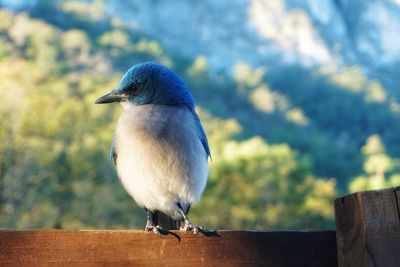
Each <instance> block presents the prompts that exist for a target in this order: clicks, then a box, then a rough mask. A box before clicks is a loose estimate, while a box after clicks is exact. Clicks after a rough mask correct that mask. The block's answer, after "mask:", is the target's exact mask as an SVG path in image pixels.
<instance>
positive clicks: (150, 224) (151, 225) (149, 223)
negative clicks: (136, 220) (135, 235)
mask: <svg viewBox="0 0 400 267" xmlns="http://www.w3.org/2000/svg"><path fill="white" fill-rule="evenodd" d="M144 230H145V231H148V232H150V231H153V233H155V234H156V235H158V236H161V235H162V233H163V229H162V228H161V226H159V225H155V224H154V223H153V222H152V221H150V220H147V222H146V227H145V228H144Z"/></svg>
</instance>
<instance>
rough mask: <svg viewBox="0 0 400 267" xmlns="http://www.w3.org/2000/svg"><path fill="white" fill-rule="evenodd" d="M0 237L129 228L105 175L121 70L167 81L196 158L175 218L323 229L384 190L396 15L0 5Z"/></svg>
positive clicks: (152, 4)
mask: <svg viewBox="0 0 400 267" xmlns="http://www.w3.org/2000/svg"><path fill="white" fill-rule="evenodd" d="M0 7H1V9H0V204H1V205H0V227H2V228H17V229H30V228H44V227H46V228H47V227H49V228H68V229H78V228H79V229H96V228H100V229H103V228H109V229H126V228H140V229H141V228H143V227H144V222H145V213H144V211H143V210H142V209H140V208H138V207H137V206H136V205H135V204H134V202H133V200H132V199H131V197H130V196H129V195H128V194H127V193H126V192H124V190H123V188H122V185H121V184H120V182H119V181H118V178H117V177H116V174H115V171H114V167H113V164H112V162H111V160H110V159H109V157H108V155H109V147H110V143H111V138H112V134H113V130H114V127H115V124H116V121H117V118H118V117H119V114H120V113H121V111H122V109H121V107H120V106H119V105H105V106H96V105H94V104H93V102H94V100H95V99H97V98H98V97H99V96H101V95H103V94H104V93H105V92H107V91H109V90H110V89H112V88H113V87H115V86H116V85H117V83H118V81H119V79H120V77H121V75H122V74H123V73H124V72H125V71H126V70H127V69H128V68H129V67H131V66H132V65H134V64H136V63H140V62H144V61H149V60H151V61H157V62H159V63H161V64H164V65H166V66H168V67H170V68H172V69H173V70H174V71H176V72H177V73H178V74H179V75H180V76H181V77H182V78H183V80H184V81H185V82H186V83H187V84H188V86H189V88H190V89H191V91H192V92H193V95H194V97H195V99H196V101H197V109H198V111H199V113H200V116H201V119H202V121H203V125H204V126H205V130H206V132H207V134H208V137H209V143H210V147H211V152H212V158H213V160H212V162H210V164H209V166H210V175H209V182H208V185H207V188H206V191H205V193H204V195H203V198H202V200H201V201H200V203H198V204H197V205H195V206H194V207H193V209H192V211H191V218H192V219H193V221H195V222H196V223H198V224H200V225H205V226H208V227H210V228H220V229H221V228H223V229H267V230H275V229H329V228H334V214H333V205H332V201H333V200H334V198H335V197H336V196H338V195H342V194H346V193H349V192H354V191H357V190H366V189H378V188H384V187H390V186H398V185H400V104H399V102H400V91H399V82H400V1H399V0H380V1H379V0H367V1H366V0H364V1H361V0H353V1H343V0H326V1H313V0H308V1H300V0H286V1H284V0H275V1H269V0H248V1H246V0H229V1H228V0H219V1H216V0H204V1H183V0H174V1H172V0H171V1H167V0H166V1H158V0H152V1H140V0H136V1H116V0H93V1H64V0H56V1H52V0H25V1H24V0H20V1H17V0H0Z"/></svg>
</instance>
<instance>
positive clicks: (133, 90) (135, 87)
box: [129, 83, 138, 94]
mask: <svg viewBox="0 0 400 267" xmlns="http://www.w3.org/2000/svg"><path fill="white" fill-rule="evenodd" d="M137 91H138V84H136V83H133V84H131V85H130V86H129V93H131V94H135V93H136V92H137Z"/></svg>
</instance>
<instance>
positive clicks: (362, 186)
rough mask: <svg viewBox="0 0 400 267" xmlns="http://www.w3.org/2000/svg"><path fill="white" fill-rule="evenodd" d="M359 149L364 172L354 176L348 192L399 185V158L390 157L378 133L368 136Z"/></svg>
mask: <svg viewBox="0 0 400 267" xmlns="http://www.w3.org/2000/svg"><path fill="white" fill-rule="evenodd" d="M361 151H362V153H363V154H364V156H365V162H364V167H363V169H364V172H365V174H362V175H359V176H357V177H355V178H354V179H353V180H352V181H351V182H350V184H349V191H350V192H355V191H361V190H373V189H383V188H385V187H391V186H399V185H400V174H399V171H400V169H399V167H400V166H399V163H400V160H399V159H392V158H390V157H389V156H388V155H387V154H386V151H385V146H384V144H383V143H382V140H381V138H380V136H379V135H372V136H370V137H368V139H367V142H366V144H365V145H364V146H363V147H362V148H361ZM385 174H386V175H385ZM385 176H387V178H386V177H385Z"/></svg>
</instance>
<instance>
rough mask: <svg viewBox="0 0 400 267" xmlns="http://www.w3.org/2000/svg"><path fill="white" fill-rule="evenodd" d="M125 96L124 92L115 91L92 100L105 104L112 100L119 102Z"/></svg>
mask: <svg viewBox="0 0 400 267" xmlns="http://www.w3.org/2000/svg"><path fill="white" fill-rule="evenodd" d="M125 98H126V95H125V94H121V93H117V92H114V91H113V92H111V93H108V94H106V95H103V96H102V97H100V98H99V99H97V100H96V102H94V103H95V104H107V103H113V102H121V101H122V100H124V99H125Z"/></svg>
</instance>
